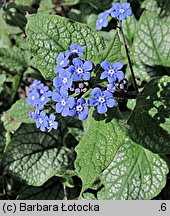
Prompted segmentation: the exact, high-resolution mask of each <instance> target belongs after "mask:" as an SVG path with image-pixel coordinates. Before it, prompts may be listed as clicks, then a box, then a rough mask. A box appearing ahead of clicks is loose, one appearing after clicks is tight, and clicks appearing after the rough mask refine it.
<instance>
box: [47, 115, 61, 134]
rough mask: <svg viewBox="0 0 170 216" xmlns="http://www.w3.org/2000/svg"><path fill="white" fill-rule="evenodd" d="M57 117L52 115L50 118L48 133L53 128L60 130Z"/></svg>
mask: <svg viewBox="0 0 170 216" xmlns="http://www.w3.org/2000/svg"><path fill="white" fill-rule="evenodd" d="M55 118H56V117H55V115H54V114H51V115H50V117H49V118H48V127H47V129H48V132H50V131H51V130H52V129H53V128H54V129H57V128H58V122H57V121H55Z"/></svg>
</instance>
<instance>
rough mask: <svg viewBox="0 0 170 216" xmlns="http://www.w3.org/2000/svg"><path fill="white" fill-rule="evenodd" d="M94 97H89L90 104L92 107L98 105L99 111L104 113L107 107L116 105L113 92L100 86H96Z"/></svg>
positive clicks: (93, 91) (92, 93)
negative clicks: (103, 89)
mask: <svg viewBox="0 0 170 216" xmlns="http://www.w3.org/2000/svg"><path fill="white" fill-rule="evenodd" d="M91 95H92V96H93V97H92V98H89V100H88V104H89V105H90V106H91V107H95V106H97V112H98V113H100V114H104V113H106V112H107V107H110V108H112V107H114V106H115V104H116V101H115V100H114V99H113V94H112V93H111V92H109V91H107V90H106V91H102V90H101V89H100V88H98V87H96V88H94V89H93V90H92V92H91Z"/></svg>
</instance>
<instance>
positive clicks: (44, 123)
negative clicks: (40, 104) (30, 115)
mask: <svg viewBox="0 0 170 216" xmlns="http://www.w3.org/2000/svg"><path fill="white" fill-rule="evenodd" d="M36 126H37V128H40V130H41V131H43V132H44V131H45V128H46V127H48V116H47V115H46V113H45V112H44V111H41V112H40V115H38V117H37V118H36Z"/></svg>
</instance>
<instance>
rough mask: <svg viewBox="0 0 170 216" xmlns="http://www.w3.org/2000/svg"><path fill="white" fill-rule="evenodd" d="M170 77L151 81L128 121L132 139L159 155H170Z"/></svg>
mask: <svg viewBox="0 0 170 216" xmlns="http://www.w3.org/2000/svg"><path fill="white" fill-rule="evenodd" d="M169 95H170V77H168V76H164V77H162V78H160V79H159V78H155V79H153V80H151V81H150V82H149V83H148V84H147V85H146V87H145V88H144V90H143V91H142V92H141V93H140V95H139V96H138V98H137V102H136V106H135V109H134V110H133V112H132V115H131V117H130V119H129V121H128V124H129V125H130V129H129V133H130V136H131V138H132V139H133V140H134V141H135V142H136V143H139V144H141V145H143V146H144V147H146V148H148V149H150V150H151V151H154V152H157V153H164V154H167V153H170V101H169Z"/></svg>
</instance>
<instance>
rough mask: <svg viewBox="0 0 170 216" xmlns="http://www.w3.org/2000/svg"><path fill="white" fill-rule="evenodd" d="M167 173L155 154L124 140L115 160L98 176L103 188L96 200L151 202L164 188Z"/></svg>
mask: <svg viewBox="0 0 170 216" xmlns="http://www.w3.org/2000/svg"><path fill="white" fill-rule="evenodd" d="M167 173H168V167H167V164H166V162H165V161H164V160H162V159H161V158H160V157H159V156H158V155H157V154H153V153H152V152H150V151H149V150H147V149H145V148H143V147H142V146H139V145H137V144H136V143H134V142H133V141H132V140H130V139H129V138H126V139H125V141H124V143H123V144H122V145H121V146H120V148H119V150H118V151H117V153H116V155H115V157H114V160H113V161H112V162H111V163H110V165H109V166H108V167H107V169H106V170H104V172H103V173H102V174H101V176H100V178H101V180H102V183H103V185H104V188H102V189H101V191H99V192H98V194H97V198H98V199H102V200H103V199H105V200H111V199H114V200H148V199H152V198H153V197H155V196H156V195H158V194H159V193H160V192H161V190H162V188H163V187H164V186H165V184H166V174H167Z"/></svg>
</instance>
